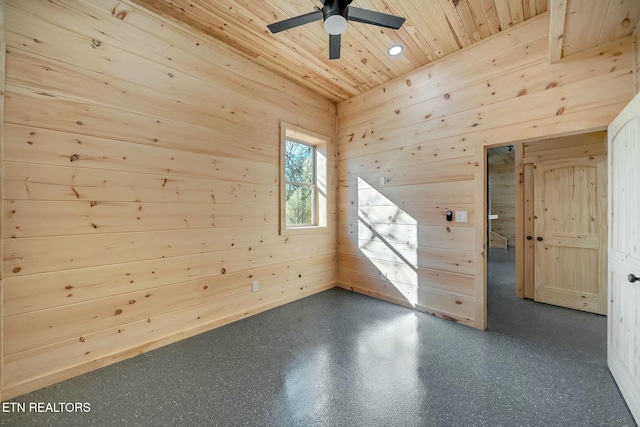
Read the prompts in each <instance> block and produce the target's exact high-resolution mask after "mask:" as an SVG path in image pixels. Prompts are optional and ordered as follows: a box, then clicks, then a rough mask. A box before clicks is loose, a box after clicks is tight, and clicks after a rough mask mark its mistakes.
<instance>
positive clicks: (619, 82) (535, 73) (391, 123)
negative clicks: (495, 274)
mask: <svg viewBox="0 0 640 427" xmlns="http://www.w3.org/2000/svg"><path fill="white" fill-rule="evenodd" d="M548 31H549V16H548V14H545V15H542V16H541V17H539V18H534V19H532V20H531V21H529V22H528V23H525V24H522V25H519V26H516V27H514V28H512V29H510V30H509V31H506V32H503V33H500V34H498V35H495V36H493V37H491V38H489V39H487V40H485V41H483V42H480V43H478V44H476V45H474V46H473V47H472V48H470V49H463V50H461V51H460V52H458V53H455V54H453V55H450V56H447V57H445V58H443V59H442V60H440V61H438V62H435V63H433V64H431V65H428V66H426V67H424V68H421V69H419V70H417V71H415V72H411V73H409V74H407V75H405V76H403V77H402V78H398V79H395V80H393V81H391V82H390V83H387V84H384V85H382V86H381V87H378V88H375V89H372V90H370V91H368V92H366V93H364V94H362V95H359V96H355V97H353V98H351V99H349V100H347V101H344V102H342V103H340V104H338V117H339V126H338V151H339V155H338V159H339V161H338V169H339V170H338V175H339V195H338V200H339V225H338V236H339V237H338V263H339V264H338V265H339V272H338V278H339V284H340V286H342V287H344V288H347V289H353V290H355V291H358V292H362V293H364V294H367V295H372V296H376V297H378V298H382V299H385V300H389V301H393V302H396V303H398V304H402V305H405V306H408V307H413V308H415V309H417V310H421V311H425V312H428V313H433V314H436V315H438V316H441V317H444V318H446V319H449V320H454V321H457V322H460V323H464V324H467V325H471V326H475V327H477V328H481V329H482V328H485V327H486V317H485V315H486V314H485V313H486V312H485V310H486V290H485V277H484V276H485V267H484V266H485V260H484V251H485V247H484V246H485V242H484V240H485V239H484V237H483V236H486V234H485V233H486V231H485V229H486V224H485V219H484V214H483V212H481V211H482V209H483V207H484V205H485V201H484V197H485V189H486V183H485V180H486V179H485V178H486V173H485V172H486V171H485V169H486V167H485V166H484V163H485V159H486V153H485V147H488V146H499V145H504V144H507V143H512V142H517V141H520V142H524V141H528V140H535V139H540V138H543V137H549V136H553V135H562V134H575V133H581V132H584V131H588V130H598V129H605V128H606V126H607V125H608V124H609V123H610V122H611V120H612V119H613V118H614V117H615V116H616V114H617V113H618V112H619V111H620V110H621V109H622V108H623V106H624V105H625V104H626V103H627V102H628V101H629V100H630V99H631V96H632V86H633V85H632V73H631V69H632V64H631V63H632V60H631V38H630V37H628V38H626V39H623V40H622V41H618V42H615V43H611V44H608V45H606V46H602V47H599V48H596V49H593V50H589V51H586V52H582V53H579V54H576V55H573V56H571V57H570V58H564V59H563V60H561V61H559V62H557V63H554V64H549V56H548V47H549V40H548ZM383 178H384V180H383ZM449 209H450V210H453V211H459V210H463V211H467V212H468V214H469V219H468V222H466V223H463V222H447V221H446V220H445V212H446V210H449Z"/></svg>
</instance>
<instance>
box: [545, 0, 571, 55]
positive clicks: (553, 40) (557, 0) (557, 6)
mask: <svg viewBox="0 0 640 427" xmlns="http://www.w3.org/2000/svg"><path fill="white" fill-rule="evenodd" d="M567 1H568V0H550V1H549V13H550V14H551V16H550V19H549V21H550V24H549V63H550V64H553V63H555V62H558V61H560V58H562V38H563V37H564V20H565V15H566V14H567Z"/></svg>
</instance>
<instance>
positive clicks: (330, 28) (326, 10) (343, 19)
mask: <svg viewBox="0 0 640 427" xmlns="http://www.w3.org/2000/svg"><path fill="white" fill-rule="evenodd" d="M349 3H351V2H350V1H349V2H347V1H340V0H327V1H325V2H324V7H323V8H322V16H323V19H324V29H325V31H326V32H327V33H329V34H332V35H338V34H342V33H344V31H345V30H346V29H347V19H348V14H349V8H348V5H349Z"/></svg>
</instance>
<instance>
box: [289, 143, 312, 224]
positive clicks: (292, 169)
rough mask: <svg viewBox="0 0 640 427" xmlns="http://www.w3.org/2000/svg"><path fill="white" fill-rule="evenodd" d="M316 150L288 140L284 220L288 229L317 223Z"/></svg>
mask: <svg viewBox="0 0 640 427" xmlns="http://www.w3.org/2000/svg"><path fill="white" fill-rule="evenodd" d="M315 159H316V148H315V147H314V146H312V145H309V144H305V143H302V142H298V141H294V140H291V139H287V140H286V141H285V153H284V167H285V170H284V173H285V181H286V185H285V211H286V212H285V217H286V223H287V226H294V227H295V226H308V225H314V224H315V199H316V162H315Z"/></svg>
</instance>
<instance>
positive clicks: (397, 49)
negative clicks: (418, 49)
mask: <svg viewBox="0 0 640 427" xmlns="http://www.w3.org/2000/svg"><path fill="white" fill-rule="evenodd" d="M402 49H403V48H402V46H400V45H399V44H397V45H395V46H391V47H390V48H389V50H388V51H387V53H389V55H391V56H397V55H400V54H401V53H402Z"/></svg>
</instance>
